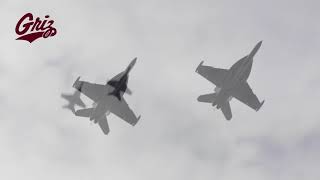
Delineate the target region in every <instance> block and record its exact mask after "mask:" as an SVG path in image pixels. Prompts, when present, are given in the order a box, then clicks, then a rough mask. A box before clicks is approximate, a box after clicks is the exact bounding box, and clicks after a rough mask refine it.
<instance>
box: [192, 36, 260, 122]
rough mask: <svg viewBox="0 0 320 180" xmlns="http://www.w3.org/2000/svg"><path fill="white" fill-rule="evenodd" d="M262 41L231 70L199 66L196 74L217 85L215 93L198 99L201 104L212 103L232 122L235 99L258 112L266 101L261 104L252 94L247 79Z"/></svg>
mask: <svg viewBox="0 0 320 180" xmlns="http://www.w3.org/2000/svg"><path fill="white" fill-rule="evenodd" d="M261 44H262V41H260V42H259V43H258V44H257V45H256V46H255V47H254V48H253V50H252V51H251V52H250V54H248V55H247V56H245V57H243V58H242V59H240V60H239V61H238V62H236V63H235V64H234V65H232V66H231V68H230V69H219V68H214V67H210V66H204V65H203V61H202V62H201V63H200V64H199V66H198V67H197V69H196V72H197V73H199V74H200V75H201V76H203V77H204V78H206V79H207V80H209V81H210V82H212V83H213V84H215V85H216V88H215V93H211V94H205V95H201V96H199V97H198V101H199V102H205V103H212V106H216V107H217V109H221V111H222V112H223V114H224V116H225V118H226V119H227V120H230V119H231V118H232V112H231V108H230V103H229V101H230V100H231V99H232V97H235V98H236V99H238V100H239V101H241V102H242V103H244V104H246V105H247V106H249V107H251V108H252V109H254V110H256V111H258V110H259V109H260V108H261V106H262V105H263V103H264V101H262V102H260V101H259V100H258V98H257V96H256V95H255V94H254V93H253V92H252V89H251V88H250V86H249V84H248V82H247V79H248V77H249V75H250V72H251V68H252V63H253V57H254V55H255V54H256V53H257V51H258V50H259V48H260V46H261Z"/></svg>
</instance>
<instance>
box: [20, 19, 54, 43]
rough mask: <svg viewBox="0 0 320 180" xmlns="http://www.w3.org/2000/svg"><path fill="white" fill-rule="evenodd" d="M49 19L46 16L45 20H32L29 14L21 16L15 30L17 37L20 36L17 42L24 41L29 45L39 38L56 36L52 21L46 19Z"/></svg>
mask: <svg viewBox="0 0 320 180" xmlns="http://www.w3.org/2000/svg"><path fill="white" fill-rule="evenodd" d="M49 17H50V16H49V15H46V16H45V18H46V19H45V20H43V21H42V20H41V19H40V17H37V18H35V19H34V17H33V15H32V14H31V13H27V14H25V15H24V16H22V17H21V19H20V20H19V21H18V23H17V25H16V29H15V30H16V33H17V35H19V36H20V37H18V38H17V40H26V41H29V42H30V43H31V42H33V41H34V40H36V39H38V38H40V37H43V38H48V37H50V36H54V35H56V34H57V30H56V28H54V27H53V26H52V25H53V23H54V21H53V20H49V19H47V18H49Z"/></svg>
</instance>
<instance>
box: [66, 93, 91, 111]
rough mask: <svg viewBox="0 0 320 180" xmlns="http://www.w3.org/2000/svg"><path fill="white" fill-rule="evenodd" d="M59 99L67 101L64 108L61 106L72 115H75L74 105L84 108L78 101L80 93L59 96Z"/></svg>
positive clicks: (80, 101) (79, 100)
mask: <svg viewBox="0 0 320 180" xmlns="http://www.w3.org/2000/svg"><path fill="white" fill-rule="evenodd" d="M61 97H62V98H63V99H65V100H67V101H68V104H67V105H65V106H62V107H63V108H66V109H70V110H71V111H72V112H73V113H75V109H74V107H75V105H78V106H80V107H82V108H85V107H86V105H85V104H84V103H83V101H82V100H81V99H80V92H79V91H75V92H74V93H73V94H63V93H62V94H61Z"/></svg>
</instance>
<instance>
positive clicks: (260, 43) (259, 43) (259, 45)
mask: <svg viewBox="0 0 320 180" xmlns="http://www.w3.org/2000/svg"><path fill="white" fill-rule="evenodd" d="M261 45H262V41H259V42H258V44H257V45H256V47H257V49H259V48H260V47H261Z"/></svg>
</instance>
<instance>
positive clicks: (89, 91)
mask: <svg viewBox="0 0 320 180" xmlns="http://www.w3.org/2000/svg"><path fill="white" fill-rule="evenodd" d="M73 87H74V88H75V89H77V90H78V91H80V92H81V93H83V94H84V95H86V96H87V97H89V98H90V99H92V100H93V101H95V102H96V101H98V100H99V99H100V98H101V97H102V96H103V95H104V94H106V93H108V92H109V91H110V89H109V87H110V86H106V85H101V84H93V83H89V82H85V81H79V79H77V81H76V82H75V83H74V84H73Z"/></svg>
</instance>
